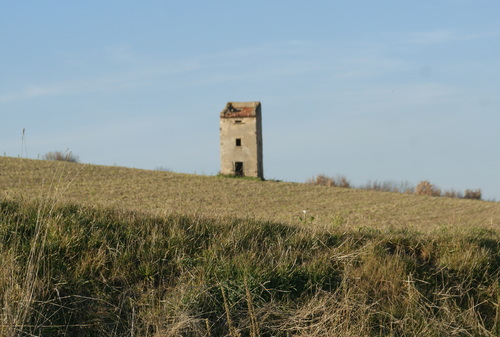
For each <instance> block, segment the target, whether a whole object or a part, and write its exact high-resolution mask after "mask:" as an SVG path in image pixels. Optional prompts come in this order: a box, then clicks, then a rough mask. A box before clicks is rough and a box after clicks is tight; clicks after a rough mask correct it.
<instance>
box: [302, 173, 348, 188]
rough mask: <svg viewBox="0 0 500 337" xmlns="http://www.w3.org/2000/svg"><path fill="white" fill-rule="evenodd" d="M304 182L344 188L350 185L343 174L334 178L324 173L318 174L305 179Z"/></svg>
mask: <svg viewBox="0 0 500 337" xmlns="http://www.w3.org/2000/svg"><path fill="white" fill-rule="evenodd" d="M306 184H309V185H320V186H330V187H344V188H350V187H351V184H350V183H349V181H348V180H347V178H346V177H345V176H337V177H336V178H333V177H328V176H326V175H324V174H318V175H317V176H316V177H313V178H310V179H307V181H306Z"/></svg>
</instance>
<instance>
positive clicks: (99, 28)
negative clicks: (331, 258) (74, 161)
mask: <svg viewBox="0 0 500 337" xmlns="http://www.w3.org/2000/svg"><path fill="white" fill-rule="evenodd" d="M499 15H500V1H496V0H432V1H428V0H419V1H416V0H413V1H404V0H398V1H396V0H394V1H388V0H380V1H373V0H369V1H368V0H364V1H361V0H353V1H333V0H329V1H326V0H325V1H315V0H312V1H290V0H288V1H272V0H271V1H270V0H267V1H260V0H257V1H235V0H231V1H218V0H214V1H201V0H196V1H141V2H139V1H127V0H120V1H117V0H116V1H102V0H99V1H50V0H47V1H29V0H27V1H6V0H0V48H1V49H0V50H1V52H0V147H1V148H0V151H1V152H2V155H3V154H5V155H7V156H13V157H17V156H22V157H29V158H39V157H41V156H42V155H43V154H45V153H47V152H49V151H55V150H62V151H64V150H66V149H68V148H69V149H70V151H72V152H73V153H74V154H76V155H78V156H79V157H80V160H81V161H82V162H87V163H93V164H102V165H115V164H116V165H119V166H128V167H136V168H144V169H155V168H157V167H159V166H163V167H167V168H170V169H172V170H173V171H175V172H186V173H198V174H207V175H211V174H217V173H218V171H219V125H218V123H219V120H218V119H219V112H220V111H221V110H222V109H223V108H224V106H225V104H226V102H227V101H254V100H258V101H261V102H262V109H263V131H264V171H265V176H266V177H267V178H269V179H281V180H285V181H297V182H303V181H305V180H306V179H307V178H310V177H312V176H314V175H316V174H319V173H325V174H327V175H332V176H335V175H337V174H342V175H345V176H347V178H348V179H349V180H350V181H351V183H352V184H354V185H362V184H365V183H367V182H368V181H374V180H378V181H386V180H390V181H396V182H399V181H408V182H410V183H413V184H416V183H418V182H419V181H421V180H430V181H431V182H432V183H434V184H436V185H438V186H439V187H441V188H443V189H452V188H455V189H458V190H461V191H463V190H464V189H466V188H480V189H481V190H482V191H483V198H485V199H496V200H500V179H499V178H500V177H499V175H500V156H499V146H500V131H499V125H500V98H499V93H500V20H499V19H498V18H499ZM23 129H25V130H26V132H25V139H24V140H25V142H24V144H23V138H22V131H23Z"/></svg>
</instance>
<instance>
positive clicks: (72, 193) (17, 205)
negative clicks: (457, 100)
mask: <svg viewBox="0 0 500 337" xmlns="http://www.w3.org/2000/svg"><path fill="white" fill-rule="evenodd" d="M0 190H1V191H2V192H1V193H2V195H1V199H0V256H1V257H2V258H1V259H0V300H1V301H2V307H3V310H2V311H1V312H0V335H1V336H13V335H19V336H32V335H35V336H39V335H43V336H231V337H233V336H251V337H255V336H416V335H418V336H443V335H456V336H498V335H500V309H499V306H500V282H499V276H500V212H499V211H500V204H499V203H493V202H485V201H477V200H464V199H448V198H433V197H426V196H415V195H402V194H396V193H385V192H375V191H362V190H354V189H340V188H333V187H321V186H309V185H305V184H297V183H283V182H272V181H265V182H261V181H255V180H248V179H231V178H224V177H207V176H196V175H186V174H176V173H170V172H161V171H145V170H136V169H127V168H121V167H103V166H92V165H83V164H75V163H65V162H48V161H35V160H26V159H16V158H0ZM303 210H307V212H306V213H305V214H304V212H303Z"/></svg>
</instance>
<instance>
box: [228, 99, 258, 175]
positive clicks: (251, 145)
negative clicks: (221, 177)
mask: <svg viewBox="0 0 500 337" xmlns="http://www.w3.org/2000/svg"><path fill="white" fill-rule="evenodd" d="M220 171H221V172H220V173H221V174H231V175H238V176H246V177H258V178H261V179H264V166H263V164H262V122H261V105H260V102H229V103H227V104H226V107H225V108H224V110H222V111H221V113H220Z"/></svg>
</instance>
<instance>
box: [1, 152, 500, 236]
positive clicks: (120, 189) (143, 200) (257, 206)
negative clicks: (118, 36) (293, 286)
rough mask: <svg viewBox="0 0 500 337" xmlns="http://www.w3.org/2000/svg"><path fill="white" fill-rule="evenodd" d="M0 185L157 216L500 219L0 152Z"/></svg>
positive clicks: (478, 210)
mask: <svg viewBox="0 0 500 337" xmlns="http://www.w3.org/2000/svg"><path fill="white" fill-rule="evenodd" d="M0 189H1V191H2V193H3V195H4V196H12V197H16V196H20V195H22V196H23V197H24V198H47V197H49V198H56V199H57V200H60V201H70V202H74V203H78V204H81V205H87V206H100V207H110V208H118V209H121V210H134V211H140V212H147V213H149V214H155V215H164V214H172V213H174V214H176V213H180V214H197V215H202V216H208V217H221V216H230V217H238V218H253V219H262V220H272V221H279V222H285V223H290V224H296V223H297V222H298V220H300V219H299V218H303V217H304V213H303V211H304V210H307V214H306V215H307V218H308V219H310V217H314V223H315V224H319V225H330V224H335V225H339V224H343V225H346V226H349V227H352V228H357V227H376V228H385V227H390V226H396V227H398V228H402V227H408V228H412V229H416V230H419V231H427V230H433V229H435V227H436V226H440V227H443V226H444V227H447V226H449V227H455V228H460V227H464V226H465V227H467V228H469V227H471V226H487V225H491V226H493V227H495V226H498V225H499V224H500V203H495V202H484V201H477V200H465V199H451V198H435V197H427V196H415V195H406V194H397V193H387V192H378V191H365V190H356V189H343V188H332V187H323V186H311V185H306V184H300V183H285V182H274V181H264V182H262V181H256V180H248V179H231V178H226V177H219V176H199V175H190V174H179V173H171V172H163V171H146V170H138V169H130V168H124V167H106V166H96V165H84V164H75V163H67V162H53V161H40V160H28V159H18V158H0Z"/></svg>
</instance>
